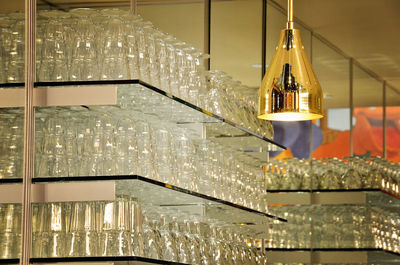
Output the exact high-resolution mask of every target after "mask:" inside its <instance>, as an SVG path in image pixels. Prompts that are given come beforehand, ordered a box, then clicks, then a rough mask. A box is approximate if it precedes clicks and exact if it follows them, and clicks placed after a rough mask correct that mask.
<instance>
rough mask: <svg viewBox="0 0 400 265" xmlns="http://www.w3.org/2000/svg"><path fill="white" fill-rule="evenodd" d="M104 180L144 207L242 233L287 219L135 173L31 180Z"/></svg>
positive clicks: (262, 229)
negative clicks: (194, 217) (222, 224)
mask: <svg viewBox="0 0 400 265" xmlns="http://www.w3.org/2000/svg"><path fill="white" fill-rule="evenodd" d="M104 180H109V181H110V180H114V181H115V194H116V195H129V196H134V197H136V198H138V199H140V201H141V203H142V205H143V208H145V207H146V206H148V207H153V206H157V207H159V209H160V207H161V209H163V208H165V211H166V212H168V211H171V210H180V211H183V212H186V213H187V214H199V215H200V216H201V215H203V216H205V217H206V218H211V219H215V220H218V221H222V222H227V223H228V224H230V225H233V226H235V227H237V228H238V229H241V231H242V232H243V234H245V235H251V236H261V235H265V234H266V233H267V230H268V229H267V225H268V219H272V220H273V221H274V222H286V219H284V218H280V217H277V216H274V215H271V214H269V213H263V212H260V211H257V210H254V209H250V208H247V207H244V206H242V205H238V204H234V203H232V202H229V201H226V200H221V199H218V198H214V197H211V196H208V195H204V194H201V193H198V192H194V191H190V190H187V189H184V188H180V187H177V186H173V185H170V184H166V183H163V182H159V181H156V180H152V179H148V178H145V177H142V176H138V175H123V176H94V177H54V178H33V179H32V182H33V183H65V182H75V181H78V182H82V181H104ZM155 194H156V196H155Z"/></svg>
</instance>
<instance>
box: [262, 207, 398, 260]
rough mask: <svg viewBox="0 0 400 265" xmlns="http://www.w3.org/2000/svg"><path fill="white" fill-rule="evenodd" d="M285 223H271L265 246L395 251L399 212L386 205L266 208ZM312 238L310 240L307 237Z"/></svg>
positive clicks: (396, 250) (396, 247) (396, 249)
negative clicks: (284, 220) (282, 218)
mask: <svg viewBox="0 0 400 265" xmlns="http://www.w3.org/2000/svg"><path fill="white" fill-rule="evenodd" d="M270 211H271V212H273V213H274V214H276V215H281V216H284V217H285V218H286V219H287V220H288V223H287V224H284V225H285V226H283V225H282V224H279V223H277V222H276V223H273V224H271V225H270V227H269V231H270V233H269V236H268V238H267V239H266V242H265V244H266V247H268V248H310V246H311V241H312V242H313V243H312V244H313V245H312V246H313V247H314V248H336V249H340V248H377V249H384V250H389V251H393V252H397V253H399V250H400V241H399V238H400V237H399V232H398V231H399V225H400V223H399V214H398V213H397V212H396V211H395V210H393V209H390V208H387V207H371V206H365V205H318V206H296V207H294V206H282V207H270ZM311 237H312V239H311Z"/></svg>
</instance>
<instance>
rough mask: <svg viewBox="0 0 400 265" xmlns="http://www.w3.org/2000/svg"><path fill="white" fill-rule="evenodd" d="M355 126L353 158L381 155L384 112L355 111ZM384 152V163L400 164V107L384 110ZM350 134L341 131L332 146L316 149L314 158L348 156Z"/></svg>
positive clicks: (362, 109) (326, 145)
mask: <svg viewBox="0 0 400 265" xmlns="http://www.w3.org/2000/svg"><path fill="white" fill-rule="evenodd" d="M354 116H355V117H356V124H355V126H354V130H353V151H354V154H356V155H364V154H366V153H370V155H371V156H382V155H383V128H382V126H383V120H382V117H383V108H374V109H371V108H356V109H354ZM386 120H387V128H386V136H387V137H386V152H387V159H388V160H390V161H393V162H400V124H399V121H400V107H388V108H386ZM349 150H350V131H343V132H341V133H339V135H338V136H337V137H336V138H335V139H334V141H333V142H331V143H327V144H324V145H321V146H319V147H318V148H317V149H316V150H315V152H314V153H313V157H315V158H323V157H339V158H342V157H344V156H348V155H349Z"/></svg>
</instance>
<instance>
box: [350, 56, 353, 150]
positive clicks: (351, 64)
mask: <svg viewBox="0 0 400 265" xmlns="http://www.w3.org/2000/svg"><path fill="white" fill-rule="evenodd" d="M349 64H350V65H349V81H350V82H349V89H350V91H349V104H350V156H353V154H354V150H353V142H354V141H353V112H354V102H353V59H352V58H350V60H349Z"/></svg>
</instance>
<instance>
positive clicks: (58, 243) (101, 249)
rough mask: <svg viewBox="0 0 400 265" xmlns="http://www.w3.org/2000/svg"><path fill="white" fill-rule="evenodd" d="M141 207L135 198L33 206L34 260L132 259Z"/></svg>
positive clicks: (124, 197)
mask: <svg viewBox="0 0 400 265" xmlns="http://www.w3.org/2000/svg"><path fill="white" fill-rule="evenodd" d="M139 216H140V206H139V203H138V201H137V199H136V198H133V197H129V196H119V197H117V199H116V200H114V201H92V202H51V203H38V204H34V205H33V244H32V257H89V256H130V255H135V253H133V249H134V247H136V245H133V243H134V242H133V239H134V235H135V233H136V232H137V229H138V228H137V227H138V220H139Z"/></svg>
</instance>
